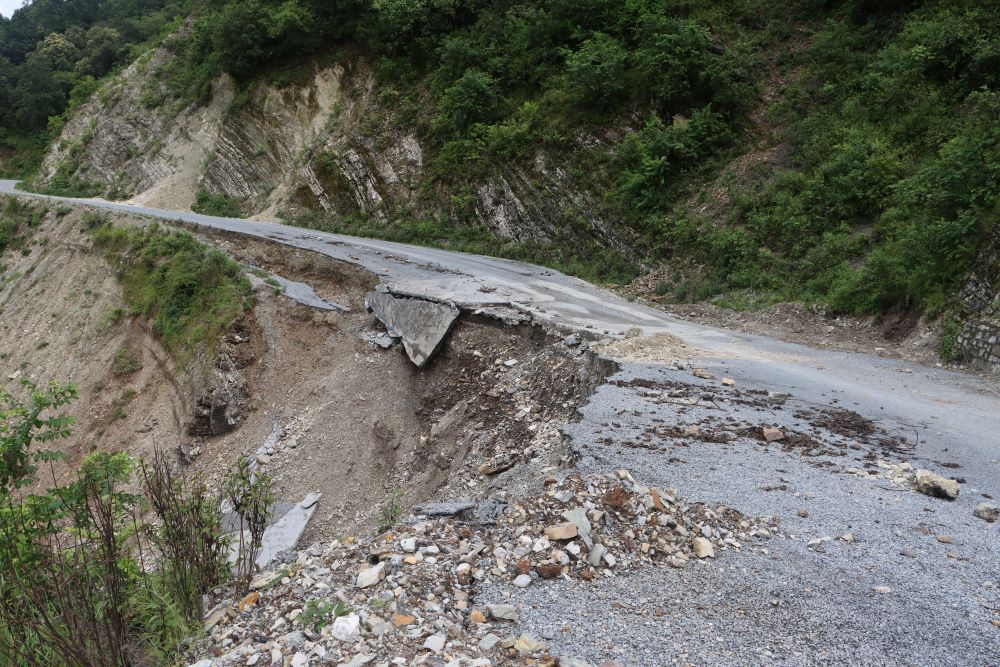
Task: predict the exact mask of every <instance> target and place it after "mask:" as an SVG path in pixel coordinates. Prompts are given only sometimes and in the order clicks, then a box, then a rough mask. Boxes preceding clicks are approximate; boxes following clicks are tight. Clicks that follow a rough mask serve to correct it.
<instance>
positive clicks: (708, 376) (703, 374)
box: [691, 368, 715, 380]
mask: <svg viewBox="0 0 1000 667" xmlns="http://www.w3.org/2000/svg"><path fill="white" fill-rule="evenodd" d="M691 375H693V376H695V377H696V378H701V379H702V380H714V379H715V375H714V374H712V373H709V372H708V371H703V370H702V369H700V368H696V369H694V370H693V371H691Z"/></svg>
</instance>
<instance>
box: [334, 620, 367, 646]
mask: <svg viewBox="0 0 1000 667" xmlns="http://www.w3.org/2000/svg"><path fill="white" fill-rule="evenodd" d="M330 634H331V635H332V636H333V638H334V639H339V640H340V641H342V642H350V641H354V640H355V639H357V638H358V636H359V635H360V634H361V617H360V616H358V615H357V614H348V615H347V616H340V617H338V618H337V619H336V620H335V621H334V622H333V625H332V626H330Z"/></svg>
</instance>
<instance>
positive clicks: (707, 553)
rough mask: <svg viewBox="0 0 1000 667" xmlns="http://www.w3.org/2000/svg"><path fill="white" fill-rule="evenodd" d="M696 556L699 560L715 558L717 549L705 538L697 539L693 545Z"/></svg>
mask: <svg viewBox="0 0 1000 667" xmlns="http://www.w3.org/2000/svg"><path fill="white" fill-rule="evenodd" d="M691 548H692V549H693V550H694V555H695V556H697V557H698V558H715V548H714V547H713V546H712V543H711V542H709V541H708V540H706V539H705V538H704V537H696V538H694V541H693V542H692V544H691Z"/></svg>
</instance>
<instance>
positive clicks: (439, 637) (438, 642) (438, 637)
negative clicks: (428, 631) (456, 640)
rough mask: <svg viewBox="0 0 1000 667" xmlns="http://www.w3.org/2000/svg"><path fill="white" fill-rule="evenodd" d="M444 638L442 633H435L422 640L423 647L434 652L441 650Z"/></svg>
mask: <svg viewBox="0 0 1000 667" xmlns="http://www.w3.org/2000/svg"><path fill="white" fill-rule="evenodd" d="M446 639H447V638H446V637H445V636H444V634H443V633H440V632H438V633H435V634H433V635H431V636H430V637H428V638H427V639H426V640H425V641H424V648H425V649H428V650H430V651H434V652H435V653H440V652H441V651H442V650H444V643H445V641H446Z"/></svg>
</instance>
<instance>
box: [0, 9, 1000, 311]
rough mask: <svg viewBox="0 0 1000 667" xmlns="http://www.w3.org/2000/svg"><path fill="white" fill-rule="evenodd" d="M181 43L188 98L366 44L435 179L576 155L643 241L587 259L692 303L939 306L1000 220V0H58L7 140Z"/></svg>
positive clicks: (11, 89) (19, 30) (9, 115)
mask: <svg viewBox="0 0 1000 667" xmlns="http://www.w3.org/2000/svg"><path fill="white" fill-rule="evenodd" d="M189 14H190V15H191V16H192V19H191V21H190V23H187V24H184V18H185V17H186V16H188V15H189ZM182 25H183V27H182ZM164 39H166V40H167V42H166V43H167V44H168V46H169V48H170V49H172V50H173V51H174V52H175V53H176V58H175V59H174V60H173V61H172V62H171V64H170V66H169V67H168V68H166V69H165V70H164V71H163V72H161V73H160V76H161V78H162V79H163V80H164V81H165V82H166V83H167V84H168V88H169V90H170V91H171V94H172V95H173V96H174V97H175V98H176V99H177V100H181V101H183V102H184V103H189V102H190V103H200V102H204V101H205V100H206V99H207V97H208V95H209V91H210V82H211V81H212V80H213V79H214V78H215V77H216V76H217V75H219V74H221V73H223V72H227V73H229V74H231V75H232V76H233V77H234V78H235V79H236V81H237V82H238V83H239V84H240V85H242V86H244V87H247V86H250V85H252V84H253V82H254V81H255V80H259V79H260V78H261V77H267V76H272V77H273V76H279V75H282V73H284V74H287V72H288V71H289V69H292V70H294V68H295V66H296V64H297V63H301V62H302V59H303V58H304V57H307V56H309V55H311V54H330V53H335V52H336V49H337V48H339V47H341V46H350V47H351V48H353V49H361V50H363V52H365V53H367V54H368V55H369V56H370V58H371V60H372V62H373V63H374V65H375V67H376V69H377V72H378V76H379V79H380V82H381V94H382V95H383V96H384V97H385V98H386V99H389V100H391V101H392V102H393V104H394V106H395V108H396V109H397V110H398V118H397V122H400V123H408V124H410V125H413V126H415V127H416V128H417V130H418V132H419V134H420V136H421V137H422V140H423V141H425V142H426V144H427V145H428V146H430V148H431V160H432V163H431V168H430V170H429V173H430V176H429V178H431V179H433V180H434V181H435V182H436V183H437V184H443V185H444V186H445V187H449V188H452V189H453V190H454V191H456V192H458V191H460V190H461V186H462V185H463V183H470V182H475V181H476V180H477V179H481V178H483V176H484V175H486V174H488V173H489V172H490V170H491V169H494V168H495V167H496V165H498V164H502V163H507V162H511V161H518V160H529V159H530V158H531V156H532V155H533V154H534V153H535V152H536V151H537V150H539V148H544V149H545V150H547V151H549V152H553V153H558V152H560V151H564V152H565V151H570V150H575V151H576V152H575V153H574V156H575V158H574V159H577V160H580V164H579V171H580V178H581V179H583V180H585V181H588V187H589V188H590V190H591V191H593V192H595V193H597V194H598V196H599V198H600V200H601V201H602V202H603V205H604V206H606V207H607V209H608V210H609V211H613V212H614V215H615V218H616V219H617V220H619V221H620V224H621V225H622V226H623V228H624V229H625V230H626V231H627V233H628V236H629V238H631V239H632V241H633V246H634V247H635V248H636V249H637V252H638V254H639V258H638V259H636V256H634V255H633V256H620V257H612V258H610V259H609V258H608V256H607V254H606V253H605V254H603V255H602V256H601V261H600V265H599V266H597V267H596V268H593V270H592V271H591V272H590V273H589V274H588V275H589V276H590V277H595V278H602V279H608V280H615V281H626V280H628V279H630V278H632V277H634V276H635V275H636V274H637V273H638V272H639V271H640V265H643V266H649V265H651V264H655V263H657V262H662V261H668V260H669V261H674V262H678V261H682V262H683V263H684V264H685V265H691V266H697V267H699V268H698V270H696V271H689V272H686V273H680V272H679V273H678V275H677V276H676V277H675V278H672V279H670V280H667V281H665V282H664V283H663V284H662V285H661V291H662V292H663V293H664V294H669V295H671V296H673V297H674V298H678V299H702V298H708V297H712V296H715V295H720V294H723V295H744V296H742V297H738V298H735V299H731V300H733V302H734V303H737V305H757V304H766V303H769V302H774V301H779V300H802V301H806V302H814V303H821V304H823V305H825V306H828V307H830V308H832V309H833V310H836V311H847V312H879V311H884V310H887V309H918V310H924V311H931V312H936V311H939V310H940V309H942V308H943V307H945V306H946V304H947V302H948V300H949V298H950V296H951V295H953V294H954V293H955V291H956V289H957V288H958V287H959V286H960V284H961V282H962V281H963V280H964V279H965V277H966V276H967V275H968V272H969V270H970V267H971V265H972V263H973V261H974V260H975V258H976V255H977V250H978V248H979V245H980V244H981V243H982V240H983V239H985V238H986V237H987V236H988V235H989V234H990V233H991V230H992V229H993V228H994V227H995V225H996V222H997V218H998V215H1000V207H998V201H997V192H998V190H1000V188H998V186H1000V97H998V84H1000V5H998V4H997V3H995V2H990V1H988V0H951V1H944V0H929V1H925V2H917V1H906V0H891V1H877V0H844V1H839V2H838V1H833V0H828V1H821V0H794V1H790V2H787V3H774V2H766V1H765V0H716V1H714V2H702V1H696V0H627V1H625V2H622V1H620V0H582V1H579V0H575V1H572V2H571V1H569V0H546V1H541V0H506V1H495V2H487V1H485V0H334V1H332V2H325V1H320V0H235V1H227V2H222V1H221V0H203V1H202V2H195V3H191V5H190V6H188V3H182V2H173V3H171V2H158V1H156V0H135V1H127V0H114V1H111V2H98V1H97V0H67V1H58V0H37V1H36V2H34V3H33V4H31V5H29V6H28V7H27V8H25V9H22V10H20V11H19V12H17V13H16V14H15V15H14V17H13V19H12V20H10V21H3V22H0V113H2V114H3V115H2V116H0V128H2V129H0V132H2V133H5V135H4V137H6V139H5V141H7V143H8V146H9V147H15V148H16V147H18V143H17V142H21V144H20V150H22V151H23V150H24V145H25V144H29V143H32V142H33V143H34V145H36V146H37V145H44V142H45V141H48V140H51V138H52V137H53V136H55V134H56V133H57V132H58V129H59V128H60V127H61V123H62V118H63V114H64V113H66V111H67V109H72V108H73V106H74V105H76V104H79V103H80V101H81V100H83V99H85V98H86V97H87V96H88V95H89V94H91V93H92V92H93V91H94V90H95V87H96V85H97V84H96V82H97V80H99V79H100V77H102V76H106V75H108V74H109V73H112V72H114V71H115V70H116V68H119V67H121V66H123V65H124V64H126V63H127V62H129V61H130V59H132V58H133V57H134V56H135V55H136V54H138V53H139V52H140V51H142V50H143V49H145V48H148V47H149V46H150V45H151V44H152V43H155V42H157V41H159V40H164ZM597 128H611V129H613V130H615V131H618V132H620V134H621V139H620V141H619V142H618V143H617V145H616V148H615V150H614V151H613V153H612V154H611V155H608V154H607V152H597V151H595V152H594V153H593V154H589V155H587V154H583V155H581V154H580V152H579V150H577V148H578V147H577V146H576V138H577V137H578V135H579V132H580V131H581V130H595V129H597ZM0 138H3V137H0ZM8 150H10V148H8ZM755 151H756V152H760V151H770V153H769V155H772V156H777V157H774V159H768V160H763V161H761V160H758V161H754V160H752V159H748V158H752V156H753V155H754V153H755ZM23 154H24V155H27V156H29V157H26V158H25V159H24V160H23V161H22V163H21V164H20V165H18V167H19V168H20V169H21V170H22V172H23V171H24V170H30V168H31V158H30V156H31V152H30V151H25V152H24V153H23ZM741 164H743V165H746V168H743V169H740V168H738V167H739V165H741ZM734 166H736V167H737V168H734ZM10 169H11V168H10V167H8V171H10ZM461 226H462V221H461V220H446V221H444V227H445V228H451V229H456V230H457V229H459V228H461ZM366 229H367V228H366ZM371 233H379V232H378V230H377V229H375V230H372V231H371ZM442 233H444V234H447V233H448V232H447V231H445V232H442ZM455 233H459V232H455ZM568 236H569V237H570V238H572V233H570V234H568ZM570 245H571V246H572V243H570ZM560 251H562V250H560ZM571 252H572V250H571ZM579 252H581V253H592V249H588V248H587V247H586V246H585V245H584V244H580V246H579ZM534 258H535V259H538V257H534ZM542 259H544V258H542ZM585 273H586V272H585ZM748 294H749V295H752V296H751V297H747V296H746V295H748Z"/></svg>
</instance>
